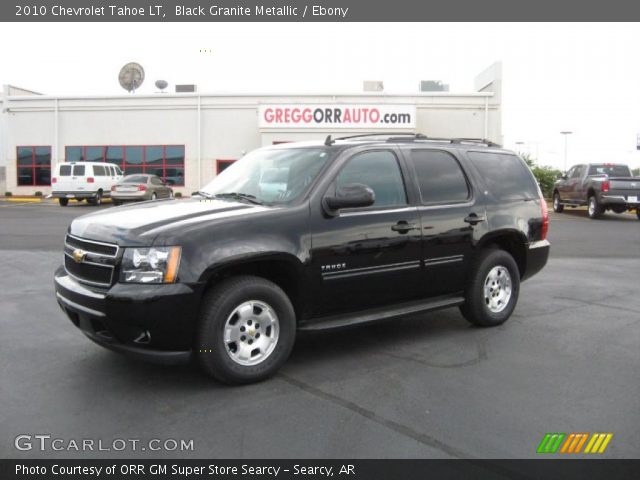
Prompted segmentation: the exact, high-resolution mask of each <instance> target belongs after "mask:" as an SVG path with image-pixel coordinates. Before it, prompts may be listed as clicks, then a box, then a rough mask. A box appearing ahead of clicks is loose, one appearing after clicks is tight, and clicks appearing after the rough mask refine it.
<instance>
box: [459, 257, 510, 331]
mask: <svg viewBox="0 0 640 480" xmlns="http://www.w3.org/2000/svg"><path fill="white" fill-rule="evenodd" d="M472 268H473V270H472V272H471V279H470V281H469V284H468V285H467V288H466V291H465V303H464V304H463V305H462V306H461V307H460V311H461V312H462V315H463V316H464V318H466V319H467V320H468V321H469V322H470V323H472V324H473V325H477V326H479V327H495V326H497V325H501V324H503V323H504V322H506V321H507V320H508V319H509V317H510V316H511V314H512V313H513V310H514V309H515V308H516V303H517V302H518V295H519V293H520V272H519V271H518V265H516V262H515V260H514V259H513V257H512V256H511V255H509V254H508V253H507V252H505V251H504V250H499V249H494V248H492V249H488V250H485V251H484V252H482V253H481V254H480V256H479V257H478V259H477V260H476V262H475V265H474V267H472Z"/></svg>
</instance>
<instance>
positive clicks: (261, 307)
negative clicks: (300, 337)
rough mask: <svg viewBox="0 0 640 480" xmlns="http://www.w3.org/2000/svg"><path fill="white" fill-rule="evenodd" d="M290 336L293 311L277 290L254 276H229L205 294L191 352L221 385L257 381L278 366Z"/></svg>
mask: <svg viewBox="0 0 640 480" xmlns="http://www.w3.org/2000/svg"><path fill="white" fill-rule="evenodd" d="M295 334H296V318H295V312H294V309H293V306H292V305H291V301H290V300H289V298H288V297H287V295H286V294H285V293H284V291H282V289H281V288H280V287H278V286H277V285H276V284H274V283H272V282H270V281H268V280H265V279H263V278H259V277H253V276H238V277H232V278H229V279H227V280H224V281H223V282H221V283H220V284H219V285H218V286H216V287H215V288H214V289H212V290H211V291H209V293H208V294H207V295H206V296H205V299H204V302H203V306H202V310H201V312H200V318H199V323H198V331H197V334H196V344H195V354H196V356H197V358H198V361H199V363H200V366H201V367H202V369H203V370H204V371H205V372H206V373H208V374H209V375H211V376H213V377H214V378H216V379H218V380H220V381H222V382H225V383H231V384H245V383H252V382H258V381H261V380H264V379H266V378H268V377H270V376H272V375H273V374H275V373H276V372H277V371H278V369H279V368H280V367H281V366H282V365H283V364H284V362H285V361H286V359H287V358H288V357H289V354H290V353H291V349H292V347H293V343H294V341H295Z"/></svg>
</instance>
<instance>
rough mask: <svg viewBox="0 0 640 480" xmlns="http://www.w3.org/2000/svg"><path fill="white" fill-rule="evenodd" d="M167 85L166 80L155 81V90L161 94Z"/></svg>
mask: <svg viewBox="0 0 640 480" xmlns="http://www.w3.org/2000/svg"><path fill="white" fill-rule="evenodd" d="M168 86H169V84H168V83H167V81H166V80H156V88H157V89H158V90H160V91H161V92H162V90H164V89H165V88H167V87H168Z"/></svg>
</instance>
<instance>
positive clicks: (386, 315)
mask: <svg viewBox="0 0 640 480" xmlns="http://www.w3.org/2000/svg"><path fill="white" fill-rule="evenodd" d="M463 303H464V297H460V296H454V297H452V296H443V297H435V298H432V299H429V300H418V301H413V302H406V303H400V304H397V305H393V306H391V307H378V308H372V309H370V310H364V311H361V312H351V313H346V314H340V315H332V316H328V317H319V318H314V319H313V320H312V323H310V324H305V325H302V326H300V327H299V328H298V330H300V331H305V332H311V331H314V332H315V331H320V330H331V329H334V328H344V327H351V326H354V325H362V324H364V323H372V322H379V321H383V320H389V319H392V318H397V317H405V316H407V315H415V314H417V313H425V312H432V311H434V310H441V309H443V308H449V307H456V306H458V305H462V304H463Z"/></svg>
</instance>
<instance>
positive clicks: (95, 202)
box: [87, 190, 102, 205]
mask: <svg viewBox="0 0 640 480" xmlns="http://www.w3.org/2000/svg"><path fill="white" fill-rule="evenodd" d="M87 202H88V203H90V204H91V205H102V190H98V192H97V193H96V196H95V197H92V198H87Z"/></svg>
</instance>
